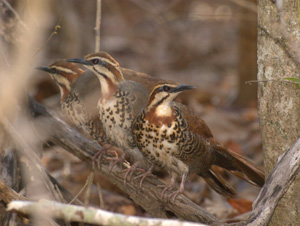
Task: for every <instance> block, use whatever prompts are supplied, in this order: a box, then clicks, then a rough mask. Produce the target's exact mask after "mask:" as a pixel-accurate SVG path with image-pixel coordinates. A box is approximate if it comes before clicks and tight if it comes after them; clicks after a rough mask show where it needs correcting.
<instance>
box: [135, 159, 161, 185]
mask: <svg viewBox="0 0 300 226" xmlns="http://www.w3.org/2000/svg"><path fill="white" fill-rule="evenodd" d="M152 169H153V165H152V166H151V167H150V168H149V169H148V170H147V171H146V172H144V173H142V174H140V175H138V176H136V177H134V178H133V180H137V179H139V178H142V179H141V180H140V185H139V187H140V188H142V185H143V182H144V180H145V178H146V177H148V176H150V177H156V176H155V175H153V174H152Z"/></svg>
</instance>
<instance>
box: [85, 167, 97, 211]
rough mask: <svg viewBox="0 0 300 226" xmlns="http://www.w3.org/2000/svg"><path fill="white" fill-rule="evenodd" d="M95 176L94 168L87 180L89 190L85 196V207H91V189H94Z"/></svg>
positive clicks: (87, 189)
mask: <svg viewBox="0 0 300 226" xmlns="http://www.w3.org/2000/svg"><path fill="white" fill-rule="evenodd" d="M94 175H95V170H94V168H92V169H91V172H90V175H89V176H88V178H87V179H86V183H87V188H86V191H85V196H84V205H85V206H88V205H89V201H90V196H91V187H92V184H93V179H94Z"/></svg>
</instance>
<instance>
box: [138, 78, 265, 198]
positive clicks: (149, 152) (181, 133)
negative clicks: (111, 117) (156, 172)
mask: <svg viewBox="0 0 300 226" xmlns="http://www.w3.org/2000/svg"><path fill="white" fill-rule="evenodd" d="M193 88H194V87H193V86H187V85H177V84H174V83H160V84H157V85H156V86H155V87H154V88H153V90H152V92H151V93H150V95H149V97H148V100H147V104H146V106H145V108H144V109H143V110H142V111H141V113H140V114H139V115H138V116H137V118H136V119H135V121H134V122H133V124H132V134H133V138H134V140H135V141H136V143H137V146H138V147H139V149H140V150H141V152H142V153H143V155H144V156H145V157H146V158H147V159H148V161H150V162H152V163H153V164H155V165H157V166H159V167H162V168H165V169H166V170H167V171H168V172H169V173H170V174H171V176H172V178H171V182H170V184H169V185H168V186H166V187H165V189H164V190H163V192H162V196H163V194H164V192H165V191H167V190H169V189H170V188H171V187H172V186H173V184H174V182H175V180H176V178H177V177H181V178H182V179H181V184H180V187H179V189H178V190H177V191H176V192H173V193H172V194H171V196H172V197H173V199H175V198H176V196H177V195H178V194H180V193H182V192H183V191H184V185H185V182H186V179H187V177H188V175H189V174H191V173H194V174H198V175H199V176H201V177H202V178H204V180H205V181H206V182H207V183H208V184H209V186H210V187H211V188H213V189H214V190H215V191H216V192H218V193H220V194H222V195H224V196H234V195H235V191H234V190H233V188H232V187H231V186H230V185H227V184H226V182H225V180H224V179H223V178H222V177H221V175H219V174H218V173H217V172H216V171H214V170H213V168H212V166H213V165H216V166H219V167H222V168H224V169H226V170H228V171H229V172H230V173H232V174H234V175H235V176H237V177H239V178H241V179H244V180H246V181H247V182H249V183H251V184H255V185H258V186H262V185H263V184H264V173H263V172H262V171H261V170H260V169H258V168H257V167H256V166H255V165H254V164H253V163H251V162H250V161H248V160H246V159H245V158H243V157H242V156H240V155H238V154H236V153H234V152H233V151H231V150H229V149H228V148H227V147H225V146H224V145H222V144H220V143H218V142H217V141H215V139H214V138H213V135H212V133H211V131H210V129H209V127H208V126H207V125H206V123H205V122H204V121H203V120H202V119H201V118H200V117H199V116H197V115H196V114H193V113H192V112H191V110H189V109H188V108H187V107H185V106H184V105H181V104H178V103H176V102H174V101H173V99H174V98H175V97H176V96H177V95H178V94H179V93H181V92H182V91H185V90H190V89H193Z"/></svg>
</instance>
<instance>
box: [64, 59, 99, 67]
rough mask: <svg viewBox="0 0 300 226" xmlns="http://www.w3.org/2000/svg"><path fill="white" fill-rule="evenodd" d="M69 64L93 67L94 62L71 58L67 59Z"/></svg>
mask: <svg viewBox="0 0 300 226" xmlns="http://www.w3.org/2000/svg"><path fill="white" fill-rule="evenodd" d="M67 61H68V62H73V63H77V64H84V65H89V66H91V65H93V64H92V62H90V61H87V60H85V59H84V58H71V59H67Z"/></svg>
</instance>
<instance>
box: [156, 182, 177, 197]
mask: <svg viewBox="0 0 300 226" xmlns="http://www.w3.org/2000/svg"><path fill="white" fill-rule="evenodd" d="M157 187H159V188H164V189H163V190H162V192H161V195H160V198H161V199H163V198H164V194H165V193H166V191H169V190H172V189H173V188H174V187H173V185H172V184H168V185H166V184H164V185H157Z"/></svg>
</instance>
